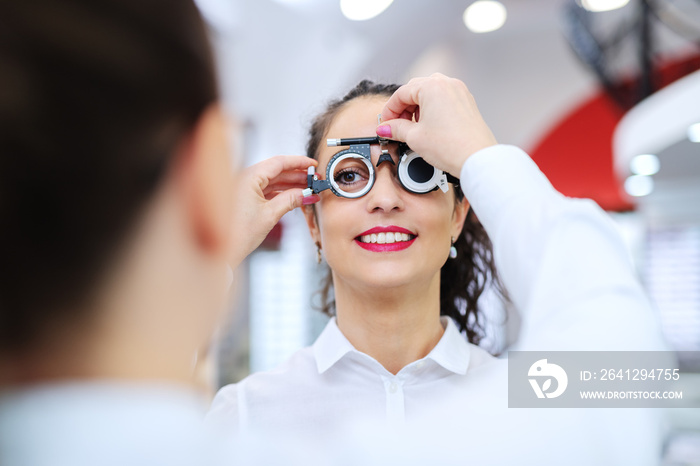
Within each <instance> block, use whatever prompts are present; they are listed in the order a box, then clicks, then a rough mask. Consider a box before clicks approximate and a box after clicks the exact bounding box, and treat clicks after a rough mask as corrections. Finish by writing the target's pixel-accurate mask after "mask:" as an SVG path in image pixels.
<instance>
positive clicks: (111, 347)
mask: <svg viewBox="0 0 700 466" xmlns="http://www.w3.org/2000/svg"><path fill="white" fill-rule="evenodd" d="M217 101H218V91H217V86H216V81H215V73H214V67H213V62H212V57H211V52H210V48H209V43H208V39H207V36H206V31H205V27H204V25H203V22H202V20H201V17H200V16H199V13H198V11H197V9H196V7H195V5H194V4H193V2H192V0H99V1H98V0H66V1H61V2H55V1H52V0H45V1H44V0H26V1H21V2H16V1H5V0H2V1H0V218H1V219H2V223H3V225H2V228H0V257H2V258H3V260H2V266H1V267H0V270H1V276H0V386H5V387H8V386H16V385H23V384H27V383H34V382H40V381H47V380H60V379H66V378H101V377H110V378H158V379H170V380H184V379H185V378H186V377H188V375H189V373H190V371H191V362H192V355H193V354H194V351H196V349H197V348H198V347H200V346H201V345H203V344H204V343H205V342H206V340H207V338H208V337H209V335H210V333H211V330H212V328H213V325H214V323H215V321H216V319H217V317H218V313H219V311H220V309H221V308H222V307H223V304H224V302H225V297H226V288H227V283H226V282H227V279H226V274H225V264H226V258H227V255H228V253H229V251H230V247H231V244H230V243H231V239H230V235H229V229H230V214H229V213H230V211H231V205H230V204H231V202H233V199H232V192H231V191H230V190H231V189H232V183H231V177H232V170H231V167H230V161H229V154H228V151H227V146H226V140H225V122H224V118H223V116H222V113H221V110H220V108H219V106H218V105H217Z"/></svg>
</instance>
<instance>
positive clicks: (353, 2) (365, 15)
mask: <svg viewBox="0 0 700 466" xmlns="http://www.w3.org/2000/svg"><path fill="white" fill-rule="evenodd" d="M393 1H394V0H340V11H342V12H343V14H344V15H345V17H346V18H347V19H351V20H353V21H364V20H366V19H371V18H374V17H375V16H377V15H379V14H380V13H381V12H383V11H384V10H386V9H387V8H389V5H391V2H393Z"/></svg>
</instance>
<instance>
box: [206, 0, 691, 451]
mask: <svg viewBox="0 0 700 466" xmlns="http://www.w3.org/2000/svg"><path fill="white" fill-rule="evenodd" d="M197 3H198V4H199V6H200V9H201V10H202V12H203V14H204V16H205V18H206V19H207V21H208V22H209V24H210V26H211V31H212V37H213V40H214V43H215V48H216V51H217V55H218V60H219V67H220V76H221V86H222V91H223V95H224V97H225V103H226V105H227V106H228V107H229V110H230V111H231V112H232V113H234V114H235V115H236V117H237V118H238V120H239V121H240V122H241V123H242V126H243V128H244V131H243V133H244V134H243V137H242V138H239V139H238V140H237V143H238V144H237V146H238V149H237V150H238V152H239V154H242V155H243V158H244V164H245V165H249V164H253V163H255V162H257V161H260V160H262V159H264V158H267V157H270V156H273V155H278V154H304V146H305V143H306V134H307V130H308V127H309V125H310V122H311V119H312V118H313V117H314V116H315V115H316V114H317V113H318V112H319V111H321V110H322V109H323V107H324V106H325V104H326V103H327V102H328V101H329V100H330V99H334V98H338V97H340V96H342V95H344V94H345V93H346V92H347V91H348V90H349V89H350V88H352V87H353V86H354V85H355V84H356V83H357V82H358V81H360V80H361V79H364V78H369V79H373V80H375V81H379V82H396V83H404V82H406V81H408V80H409V79H410V78H411V77H414V76H426V75H429V74H431V73H433V72H441V73H444V74H446V75H448V76H453V77H457V78H459V79H461V80H463V81H465V82H466V83H467V85H468V87H469V88H470V90H471V92H472V93H473V94H474V96H475V97H476V100H477V103H478V105H479V108H480V110H481V112H482V114H483V115H484V118H485V119H486V121H487V123H488V124H489V125H490V127H491V129H492V130H493V132H494V134H495V135H496V137H497V139H498V140H499V141H500V142H502V143H508V144H515V145H518V146H520V147H522V148H524V149H525V150H526V151H528V153H530V155H531V156H532V158H533V159H534V160H535V162H536V163H537V164H538V165H539V167H540V168H541V169H542V170H543V171H544V172H545V174H546V175H547V176H548V177H549V178H550V180H551V181H552V183H553V184H554V186H555V187H556V188H557V189H558V190H559V191H561V192H562V193H564V194H566V195H568V196H573V197H588V198H592V199H594V200H595V201H596V202H598V204H599V205H600V206H601V207H602V208H603V209H605V210H606V211H608V212H609V213H610V215H611V216H612V218H613V219H614V220H615V221H616V223H617V225H618V226H619V228H620V231H621V232H622V234H623V236H624V238H625V239H626V241H627V245H628V247H629V253H630V256H631V259H632V260H633V261H634V264H635V266H636V268H637V271H638V273H639V276H640V279H641V280H642V282H643V284H644V286H645V288H646V290H647V291H648V293H649V295H650V297H651V299H652V301H653V302H654V304H655V306H656V309H657V311H658V314H659V320H660V321H661V323H662V325H663V330H664V333H665V335H666V338H667V340H668V342H669V344H670V345H671V346H672V348H673V349H674V350H677V351H679V357H680V359H681V364H682V367H683V370H684V371H686V372H687V374H688V376H687V377H686V378H685V379H686V380H688V381H689V382H688V383H689V390H693V389H694V390H695V391H694V392H690V391H689V393H691V394H692V395H691V396H696V397H698V398H700V378H699V377H698V372H700V361H698V360H697V359H696V358H693V357H692V354H693V353H690V352H691V351H696V352H697V351H700V71H698V70H700V0H500V2H496V1H491V0H480V1H474V0H432V1H426V0H395V1H393V2H392V0H342V1H341V0H255V1H253V0H197ZM335 136H337V137H341V136H349V135H335ZM315 256H316V252H315V248H314V247H313V244H312V242H311V240H310V238H309V235H308V232H307V229H306V225H305V222H304V220H303V217H302V215H301V213H300V212H292V213H290V214H288V215H287V216H285V218H284V219H283V220H282V222H280V224H279V225H278V226H277V227H276V228H275V229H274V230H273V232H272V233H271V234H270V236H269V237H268V238H267V240H266V241H265V243H264V244H263V246H261V248H260V249H259V250H258V251H256V252H255V253H254V254H253V255H252V256H251V257H250V258H249V259H248V261H247V263H246V264H245V265H244V266H243V267H241V270H240V271H239V277H238V279H237V283H238V286H239V287H240V290H239V291H240V292H239V294H238V298H237V299H238V302H237V303H236V304H235V309H234V310H233V311H234V312H232V316H231V321H230V322H229V323H228V324H227V325H226V326H225V327H224V328H222V329H221V335H220V337H219V339H218V342H217V344H216V345H215V348H214V349H213V351H212V353H213V358H212V360H213V363H214V371H213V372H214V373H215V378H216V383H215V385H216V387H218V386H221V385H224V384H227V383H232V382H236V381H238V380H240V379H242V378H243V377H245V376H246V375H247V374H248V373H250V372H255V371H261V370H267V369H271V368H273V367H275V366H276V365H278V364H280V363H281V362H283V361H284V360H285V359H286V358H288V357H289V356H290V355H291V354H292V353H293V352H294V351H296V350H297V349H300V348H302V347H304V346H307V345H309V344H311V343H313V341H314V339H315V338H316V336H317V335H318V334H319V333H320V331H321V330H322V329H323V327H324V325H325V322H326V318H325V317H324V316H322V315H321V314H320V313H319V312H318V311H316V310H315V306H314V299H315V296H314V293H315V292H316V291H317V289H318V288H319V279H320V277H321V275H322V273H323V265H322V266H317V264H316V260H315ZM491 298H492V297H491ZM484 306H485V307H486V313H487V315H489V316H491V322H492V324H491V326H490V327H489V333H490V335H491V336H490V337H489V338H487V339H486V340H485V342H484V345H485V346H486V347H487V349H489V350H490V351H492V352H494V353H498V352H502V351H504V350H505V349H507V347H508V344H509V343H511V342H512V341H513V340H514V339H515V338H516V337H517V332H518V325H517V323H518V319H517V313H514V312H513V311H512V310H509V309H505V308H504V306H503V305H502V303H500V302H498V300H496V299H489V297H487V299H486V300H485V302H484ZM506 314H508V315H509V318H508V320H507V324H505V325H504V324H502V322H503V321H504V319H503V316H504V315H506ZM684 351H686V352H687V353H683V352H684ZM694 354H698V353H694ZM697 411H698V410H686V411H678V412H674V413H672V416H671V419H672V425H671V435H670V436H669V445H668V448H667V455H666V457H667V458H666V464H698V463H697V461H698V458H700V437H699V434H700V416H698V413H697ZM693 461H696V462H695V463H693Z"/></svg>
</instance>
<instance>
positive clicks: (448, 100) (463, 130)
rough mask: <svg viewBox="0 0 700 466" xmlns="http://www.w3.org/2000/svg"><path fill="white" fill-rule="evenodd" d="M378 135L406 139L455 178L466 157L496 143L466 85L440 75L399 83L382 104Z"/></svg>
mask: <svg viewBox="0 0 700 466" xmlns="http://www.w3.org/2000/svg"><path fill="white" fill-rule="evenodd" d="M414 120H415V121H414ZM377 134H378V135H379V136H382V137H388V138H391V139H395V140H399V141H403V142H405V143H407V144H408V145H409V146H410V147H411V149H413V150H414V151H416V152H418V153H419V154H420V155H421V156H422V157H423V158H424V159H425V160H426V161H427V162H428V163H430V164H431V165H433V166H435V167H437V168H439V169H441V170H444V171H447V172H448V173H450V174H452V175H454V176H457V177H458V176H459V174H460V171H461V169H462V165H463V164H464V162H465V161H466V160H467V158H468V157H469V156H471V155H472V154H473V153H475V152H477V151H479V150H480V149H483V148H485V147H489V146H493V145H496V144H498V142H497V141H496V138H495V137H494V136H493V133H491V130H490V129H489V127H488V126H487V125H486V122H484V119H483V118H482V117H481V114H480V113H479V109H478V108H477V106H476V102H475V101H474V97H473V96H472V95H471V93H470V92H469V89H467V86H466V85H465V84H464V83H463V82H462V81H460V80H458V79H453V78H448V77H447V76H445V75H442V74H439V73H436V74H433V75H431V76H430V77H428V78H414V79H411V80H410V81H409V82H408V83H407V84H405V85H403V86H401V87H400V88H399V89H398V90H397V91H396V92H395V93H394V95H392V96H391V98H390V99H389V101H388V102H387V103H386V105H385V106H384V109H383V110H382V124H381V125H380V126H379V127H378V128H377Z"/></svg>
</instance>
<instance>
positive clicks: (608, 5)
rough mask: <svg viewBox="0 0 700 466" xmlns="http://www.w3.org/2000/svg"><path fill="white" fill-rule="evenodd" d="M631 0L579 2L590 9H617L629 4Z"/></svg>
mask: <svg viewBox="0 0 700 466" xmlns="http://www.w3.org/2000/svg"><path fill="white" fill-rule="evenodd" d="M629 2H630V0H579V4H580V5H581V6H582V7H584V8H585V9H586V10H588V11H594V12H598V11H610V10H617V9H618V8H622V7H623V6H625V5H627V4H628V3H629Z"/></svg>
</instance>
